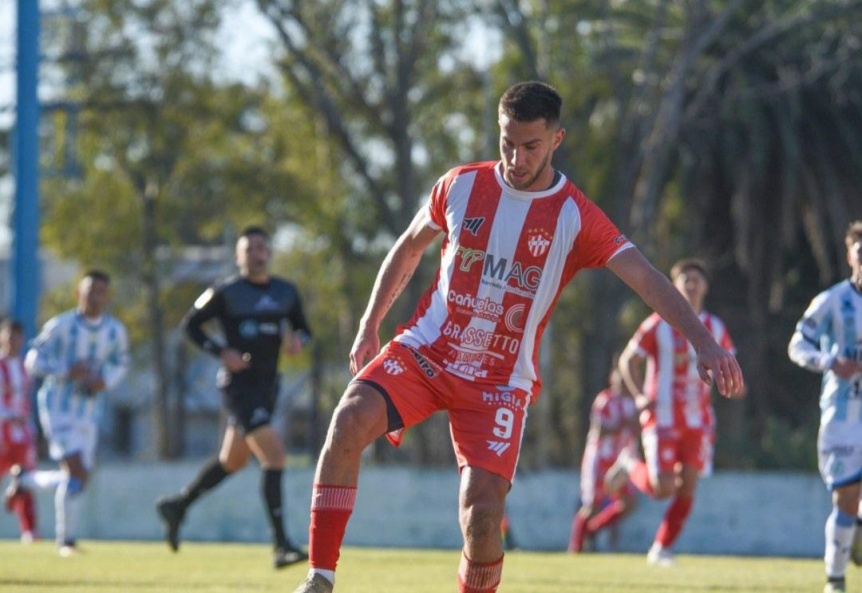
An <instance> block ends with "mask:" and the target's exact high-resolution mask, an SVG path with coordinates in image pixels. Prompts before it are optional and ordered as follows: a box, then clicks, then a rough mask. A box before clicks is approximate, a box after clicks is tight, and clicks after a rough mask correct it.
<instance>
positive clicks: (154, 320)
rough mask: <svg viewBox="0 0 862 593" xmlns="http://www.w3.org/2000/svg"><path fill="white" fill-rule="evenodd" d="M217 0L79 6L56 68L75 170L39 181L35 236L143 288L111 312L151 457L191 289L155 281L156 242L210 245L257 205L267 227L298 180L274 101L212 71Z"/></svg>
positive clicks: (164, 261)
mask: <svg viewBox="0 0 862 593" xmlns="http://www.w3.org/2000/svg"><path fill="white" fill-rule="evenodd" d="M224 6H225V3H224V2H223V1H217V0H195V1H194V2H185V3H175V2H169V1H167V0H161V1H155V0H153V1H150V2H128V1H120V0H114V1H107V0H101V1H96V0H93V1H90V2H85V3H83V4H82V6H81V8H80V12H79V13H78V16H77V18H78V22H79V23H86V26H81V27H79V31H80V33H81V35H82V36H83V38H82V39H81V40H80V43H79V44H78V45H79V49H80V53H79V54H78V55H76V56H75V59H74V60H73V61H70V62H69V63H68V64H67V66H66V67H67V77H68V81H69V84H68V88H67V89H65V92H66V93H67V95H68V97H69V98H71V99H73V100H74V101H76V102H77V103H78V104H79V106H80V121H79V127H80V132H79V137H78V141H77V150H78V151H79V160H80V162H81V163H83V174H82V177H81V179H80V180H79V181H77V182H75V183H68V182H63V183H58V182H56V181H54V182H48V183H46V187H45V192H44V198H45V224H44V227H43V238H44V242H45V244H46V245H47V246H49V247H51V248H53V249H55V250H56V251H57V252H59V253H61V254H63V255H64V256H65V257H69V258H73V259H76V260H78V261H81V262H87V263H88V264H90V265H96V264H98V265H102V266H104V267H106V268H108V269H109V270H112V271H116V272H124V273H121V274H117V276H121V277H124V278H126V280H127V281H129V282H131V283H132V285H133V286H134V285H138V286H143V287H144V291H145V296H144V302H145V303H146V306H145V313H141V312H139V311H138V310H137V304H138V302H139V299H140V298H141V295H140V294H138V291H137V290H134V289H131V290H128V289H127V290H126V291H124V296H125V297H126V298H127V299H128V300H126V301H125V302H123V303H122V304H123V311H122V312H121V314H124V315H125V316H126V317H127V320H128V321H129V322H130V323H129V326H130V327H131V328H133V337H134V338H135V339H136V341H137V342H140V341H142V340H143V339H144V338H146V339H148V340H149V343H150V350H151V352H150V356H151V360H152V365H153V368H154V375H155V379H156V388H155V393H154V413H155V422H154V426H155V427H156V439H155V440H156V443H157V452H158V455H159V456H160V457H168V456H175V455H177V454H179V453H180V451H178V450H177V447H176V445H175V444H176V443H177V442H179V438H178V432H179V430H180V428H181V427H175V430H174V438H171V435H170V432H169V430H168V427H169V426H170V423H169V418H170V416H171V414H170V409H171V408H172V407H173V408H174V409H175V411H176V406H177V404H176V403H174V405H173V406H172V405H171V403H170V397H169V391H170V383H169V376H170V371H169V369H168V365H167V353H166V337H165V334H164V332H165V328H166V327H168V326H176V324H177V322H178V321H179V318H180V316H181V315H182V313H183V312H184V310H185V309H186V308H187V307H188V306H189V303H190V302H191V300H192V299H190V298H188V297H187V296H184V297H183V298H176V297H175V295H178V294H184V295H185V293H187V292H189V291H188V290H184V287H183V285H182V284H177V283H176V282H171V283H170V284H169V285H167V286H165V285H164V284H163V279H164V278H165V277H166V276H168V275H169V274H170V269H169V262H170V258H169V257H168V254H169V253H170V252H171V251H172V250H174V249H178V248H181V247H182V246H184V245H189V244H193V245H218V244H220V243H221V242H222V241H223V235H224V233H225V227H226V226H228V227H229V226H230V225H232V226H233V228H237V227H239V226H242V225H244V224H247V223H249V222H260V220H261V217H262V216H263V215H264V213H265V215H266V216H268V217H270V221H269V222H271V223H274V224H273V226H274V227H275V226H277V223H278V221H280V220H283V219H284V217H285V216H286V215H287V213H288V211H289V210H290V207H289V205H287V204H286V202H285V200H284V196H285V190H286V188H291V189H292V191H293V193H296V194H299V193H301V192H302V191H303V190H302V188H303V183H302V181H301V180H299V179H298V177H297V176H296V175H295V174H294V173H295V172H296V171H297V170H299V167H297V166H295V165H292V164H291V163H290V160H291V156H290V151H289V146H288V144H287V143H286V142H285V141H284V138H283V137H278V136H275V137H273V136H272V135H271V134H270V133H269V132H268V130H267V125H268V123H269V120H270V118H272V117H273V115H274V114H275V113H277V112H278V106H276V105H275V100H274V99H273V97H272V96H271V94H270V93H269V92H268V91H267V89H265V88H260V89H249V88H246V87H244V86H242V85H239V84H236V83H233V84H230V83H222V82H219V81H218V80H216V79H215V77H214V73H215V72H217V69H216V68H215V67H214V65H215V61H216V58H217V47H216V42H217V40H216V38H215V32H216V31H217V29H218V25H219V22H220V21H219V19H220V15H221V11H222V10H223V9H224ZM108 213H110V214H109V215H108ZM81 229H86V232H81ZM129 271H132V273H131V274H129V273H128V272H129ZM198 282H200V280H198ZM195 289H196V287H195ZM195 289H193V290H195ZM134 330H137V331H134Z"/></svg>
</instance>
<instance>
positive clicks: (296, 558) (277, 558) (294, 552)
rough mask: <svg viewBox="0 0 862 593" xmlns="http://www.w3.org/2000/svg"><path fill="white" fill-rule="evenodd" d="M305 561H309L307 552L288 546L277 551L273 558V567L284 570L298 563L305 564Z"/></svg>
mask: <svg viewBox="0 0 862 593" xmlns="http://www.w3.org/2000/svg"><path fill="white" fill-rule="evenodd" d="M305 560H308V554H307V553H306V552H303V551H302V550H300V549H299V548H296V547H294V546H292V545H290V544H287V545H285V546H280V547H278V548H276V549H275V553H274V554H273V557H272V565H273V566H274V567H275V568H284V567H285V566H290V565H291V564H296V563H297V562H303V561H305Z"/></svg>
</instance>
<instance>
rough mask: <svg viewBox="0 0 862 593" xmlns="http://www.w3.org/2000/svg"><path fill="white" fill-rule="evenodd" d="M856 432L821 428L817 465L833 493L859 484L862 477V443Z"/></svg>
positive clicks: (827, 427) (841, 428)
mask: <svg viewBox="0 0 862 593" xmlns="http://www.w3.org/2000/svg"><path fill="white" fill-rule="evenodd" d="M859 439H860V437H859V435H857V434H856V433H855V431H848V430H847V429H845V428H844V427H838V428H830V427H829V426H824V427H821V429H820V431H819V434H818V437H817V465H818V469H819V470H820V475H821V477H822V478H823V482H824V483H825V484H826V486H827V488H829V489H830V490H832V491H835V490H837V489H838V488H842V487H844V486H847V485H851V484H855V483H858V482H859V480H860V477H862V443H860V442H859Z"/></svg>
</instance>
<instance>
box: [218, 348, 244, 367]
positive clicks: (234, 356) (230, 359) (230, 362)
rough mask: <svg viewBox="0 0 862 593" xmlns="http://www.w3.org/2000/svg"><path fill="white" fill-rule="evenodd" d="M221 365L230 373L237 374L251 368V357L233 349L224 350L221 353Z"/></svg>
mask: <svg viewBox="0 0 862 593" xmlns="http://www.w3.org/2000/svg"><path fill="white" fill-rule="evenodd" d="M220 358H221V363H222V364H223V365H224V367H225V368H226V369H227V370H229V371H230V372H232V373H239V372H240V371H244V370H246V369H247V368H248V367H250V366H251V357H250V356H249V355H248V354H243V353H242V352H240V351H239V350H235V349H234V348H225V349H224V350H222V353H221V357H220Z"/></svg>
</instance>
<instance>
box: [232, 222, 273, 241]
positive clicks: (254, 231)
mask: <svg viewBox="0 0 862 593" xmlns="http://www.w3.org/2000/svg"><path fill="white" fill-rule="evenodd" d="M253 236H257V237H263V239H264V240H266V241H269V233H268V232H267V231H266V229H265V228H263V227H262V226H260V225H256V224H253V225H249V226H247V227H245V228H244V229H243V230H242V232H241V233H240V234H239V238H242V237H246V238H248V237H253Z"/></svg>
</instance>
